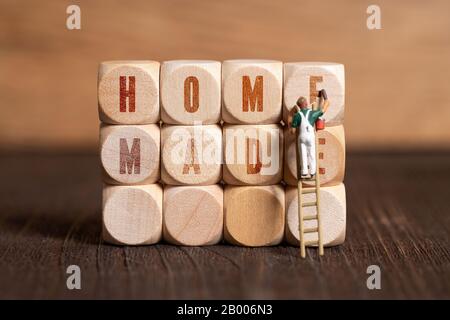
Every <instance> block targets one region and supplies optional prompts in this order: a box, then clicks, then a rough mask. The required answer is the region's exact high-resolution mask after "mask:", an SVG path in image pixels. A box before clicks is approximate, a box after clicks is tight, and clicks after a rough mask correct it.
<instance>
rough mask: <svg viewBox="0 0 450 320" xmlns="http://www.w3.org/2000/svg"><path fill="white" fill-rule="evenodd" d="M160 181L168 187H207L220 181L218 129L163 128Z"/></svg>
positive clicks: (220, 136)
mask: <svg viewBox="0 0 450 320" xmlns="http://www.w3.org/2000/svg"><path fill="white" fill-rule="evenodd" d="M161 144H162V145H161V161H162V164H161V178H162V180H163V182H164V183H167V184H170V185H210V184H215V183H218V182H219V181H220V179H221V178H222V129H221V128H220V126H219V125H206V126H170V125H166V126H163V128H162V132H161Z"/></svg>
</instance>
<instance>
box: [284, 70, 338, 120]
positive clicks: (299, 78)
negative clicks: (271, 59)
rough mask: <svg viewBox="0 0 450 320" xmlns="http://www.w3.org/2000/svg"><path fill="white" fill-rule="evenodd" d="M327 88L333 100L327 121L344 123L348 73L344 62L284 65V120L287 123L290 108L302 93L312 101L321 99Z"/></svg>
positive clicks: (325, 116) (330, 99) (325, 115)
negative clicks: (345, 70)
mask: <svg viewBox="0 0 450 320" xmlns="http://www.w3.org/2000/svg"><path fill="white" fill-rule="evenodd" d="M321 89H325V90H326V92H327V95H328V99H329V101H330V105H329V108H328V110H327V112H326V113H325V114H324V119H325V121H326V124H327V125H329V126H335V125H340V124H343V122H344V105H345V72H344V65H342V64H339V63H328V62H290V63H285V64H284V87H283V92H284V93H283V95H284V97H283V98H284V99H283V120H284V122H285V123H287V120H288V119H287V118H288V113H289V110H290V109H291V108H292V107H294V106H295V103H296V102H297V99H298V98H299V97H300V96H303V97H305V98H306V99H307V100H308V102H309V103H313V102H315V101H316V100H317V95H318V92H319V91H320V90H321Z"/></svg>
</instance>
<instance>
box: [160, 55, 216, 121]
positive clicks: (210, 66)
mask: <svg viewBox="0 0 450 320" xmlns="http://www.w3.org/2000/svg"><path fill="white" fill-rule="evenodd" d="M220 104H221V63H220V62H219V61H209V60H173V61H166V62H163V63H162V65H161V119H162V121H163V122H164V123H168V124H186V125H192V124H197V123H201V124H213V123H219V122H220Z"/></svg>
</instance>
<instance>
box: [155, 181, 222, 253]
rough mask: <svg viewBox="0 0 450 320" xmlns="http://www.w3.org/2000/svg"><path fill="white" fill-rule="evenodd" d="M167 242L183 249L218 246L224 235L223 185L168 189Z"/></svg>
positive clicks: (166, 198) (164, 225)
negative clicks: (181, 246)
mask: <svg viewBox="0 0 450 320" xmlns="http://www.w3.org/2000/svg"><path fill="white" fill-rule="evenodd" d="M163 215H164V223H163V234H164V239H165V240H166V241H167V242H169V243H172V244H178V245H183V246H203V245H212V244H216V243H218V242H219V241H220V240H221V239H222V234H223V190H222V187H221V186H220V185H211V186H166V187H165V188H164V206H163Z"/></svg>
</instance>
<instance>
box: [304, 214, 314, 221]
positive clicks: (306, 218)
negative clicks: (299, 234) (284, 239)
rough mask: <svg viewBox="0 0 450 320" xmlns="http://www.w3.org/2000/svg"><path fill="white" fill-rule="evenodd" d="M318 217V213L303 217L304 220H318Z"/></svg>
mask: <svg viewBox="0 0 450 320" xmlns="http://www.w3.org/2000/svg"><path fill="white" fill-rule="evenodd" d="M316 219H317V215H314V216H306V217H303V221H306V220H316Z"/></svg>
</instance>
